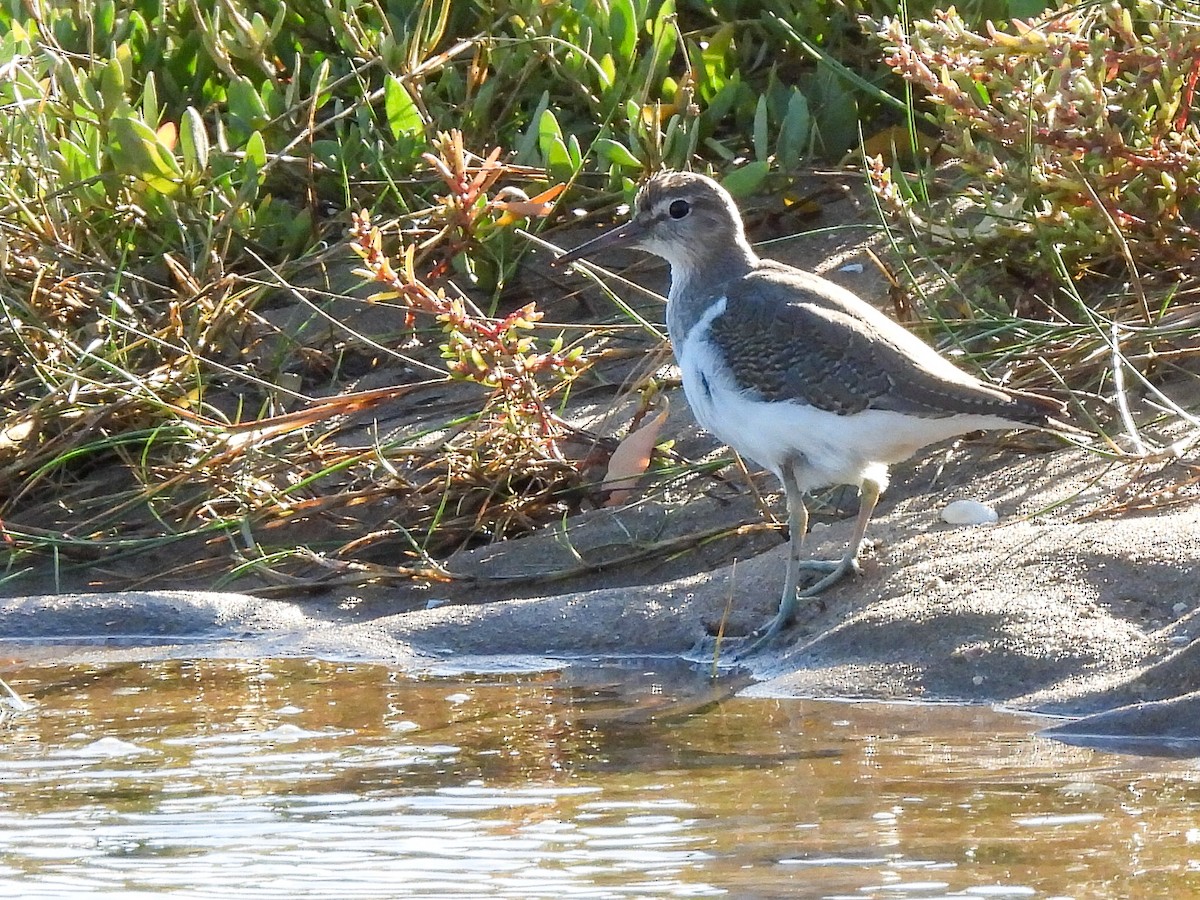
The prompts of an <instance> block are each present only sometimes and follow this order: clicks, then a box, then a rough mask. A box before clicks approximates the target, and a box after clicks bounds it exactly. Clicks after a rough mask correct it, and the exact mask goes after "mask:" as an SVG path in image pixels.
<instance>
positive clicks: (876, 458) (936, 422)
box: [680, 345, 996, 490]
mask: <svg viewBox="0 0 1200 900" xmlns="http://www.w3.org/2000/svg"><path fill="white" fill-rule="evenodd" d="M689 349H690V350H692V351H693V352H690V353H685V354H684V355H683V359H682V360H681V362H680V369H681V371H682V375H683V388H684V393H685V394H686V395H687V398H688V403H689V404H690V405H691V407H692V411H693V413H694V414H695V416H696V420H697V421H698V422H699V423H700V425H701V426H703V427H704V428H705V429H706V430H708V431H710V432H712V433H713V434H714V435H716V436H717V437H718V438H720V439H721V440H722V441H724V442H725V443H726V444H728V445H729V446H730V447H732V448H733V449H735V450H736V451H738V453H740V454H741V455H742V456H745V457H748V458H749V459H752V460H753V461H754V462H756V463H758V464H759V465H761V466H763V467H764V468H767V469H770V470H771V471H772V472H774V473H775V474H776V475H777V476H778V475H779V474H780V473H781V471H782V470H783V469H784V468H785V467H791V468H792V470H793V471H794V472H796V474H797V479H798V480H799V481H800V486H801V488H802V489H804V490H811V489H814V488H818V487H824V486H827V485H833V484H854V485H860V484H861V483H862V481H863V479H864V478H870V479H872V480H874V481H877V482H880V483H886V477H887V471H886V467H887V466H888V465H890V464H892V463H896V462H900V461H901V460H904V459H908V458H909V457H910V456H912V455H913V454H914V453H916V452H917V451H918V450H919V449H920V448H922V447H924V446H926V445H927V444H931V443H934V442H936V441H939V440H943V439H945V438H948V437H952V436H954V435H956V434H962V433H964V432H966V431H970V430H972V425H971V423H966V422H965V421H964V420H962V419H957V420H956V419H952V418H945V419H931V418H924V417H916V416H908V415H904V414H901V413H895V412H890V411H886V410H865V411H863V412H859V413H852V414H849V415H839V414H837V413H833V412H828V411H826V410H822V409H818V408H817V407H815V406H811V405H809V404H805V403H799V402H796V401H785V402H780V401H766V400H762V399H759V398H757V397H755V395H754V394H753V393H752V392H747V391H744V390H741V389H739V388H738V386H737V385H736V384H735V383H734V382H733V380H732V377H731V376H730V374H729V372H728V369H726V368H724V367H723V366H721V365H720V364H719V362H718V360H717V358H716V356H715V354H714V353H713V352H712V350H711V347H709V346H708V345H692V346H691V347H690V348H689ZM979 418H980V420H981V421H980V423H978V424H975V425H974V426H973V427H976V428H980V427H989V426H988V425H987V424H986V423H984V422H983V421H982V419H983V418H984V417H979ZM964 426H965V427H964ZM990 427H996V426H995V425H994V424H993V425H991V426H990Z"/></svg>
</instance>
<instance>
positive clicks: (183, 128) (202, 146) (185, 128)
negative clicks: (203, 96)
mask: <svg viewBox="0 0 1200 900" xmlns="http://www.w3.org/2000/svg"><path fill="white" fill-rule="evenodd" d="M179 125H180V128H179V149H180V150H181V151H182V152H183V162H184V166H185V167H186V168H187V169H188V171H190V172H193V173H200V172H203V171H204V170H205V169H207V168H208V154H209V150H210V149H211V145H210V144H209V141H208V131H207V130H206V129H205V128H204V119H203V117H201V115H200V113H199V112H198V111H197V110H196V108H195V107H194V106H189V107H188V108H187V109H185V110H184V111H183V116H182V118H181V119H180V122H179Z"/></svg>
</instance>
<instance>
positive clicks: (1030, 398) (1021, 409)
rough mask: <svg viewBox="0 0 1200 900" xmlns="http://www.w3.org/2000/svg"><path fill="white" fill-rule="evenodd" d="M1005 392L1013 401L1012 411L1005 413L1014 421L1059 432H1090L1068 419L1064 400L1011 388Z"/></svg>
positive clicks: (1081, 433) (1078, 433)
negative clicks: (1077, 426)
mask: <svg viewBox="0 0 1200 900" xmlns="http://www.w3.org/2000/svg"><path fill="white" fill-rule="evenodd" d="M1004 393H1006V394H1008V396H1009V398H1011V400H1012V402H1013V405H1012V408H1011V412H1008V413H1006V414H1005V415H1006V416H1007V417H1008V418H1011V419H1012V420H1013V421H1016V422H1023V423H1024V424H1026V425H1031V426H1033V427H1034V428H1044V429H1045V430H1047V431H1056V432H1058V433H1059V434H1073V435H1084V434H1088V432H1086V431H1084V430H1083V429H1081V428H1076V427H1075V426H1074V425H1072V424H1071V423H1070V422H1069V421H1068V419H1069V418H1070V413H1069V412H1068V411H1067V404H1066V403H1064V402H1063V401H1062V400H1058V399H1056V398H1054V397H1047V396H1045V395H1044V394H1033V393H1030V392H1028V391H1015V390H1012V389H1010V388H1005V389H1004Z"/></svg>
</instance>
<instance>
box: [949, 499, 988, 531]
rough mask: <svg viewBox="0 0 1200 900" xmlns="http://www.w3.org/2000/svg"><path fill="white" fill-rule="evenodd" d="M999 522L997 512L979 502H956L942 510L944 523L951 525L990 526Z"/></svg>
mask: <svg viewBox="0 0 1200 900" xmlns="http://www.w3.org/2000/svg"><path fill="white" fill-rule="evenodd" d="M999 520H1000V516H999V515H998V514H997V513H996V510H994V509H992V508H991V507H990V506H988V505H987V504H986V503H980V502H979V501H978V500H955V501H954V502H953V503H947V504H946V508H945V509H943V510H942V521H943V522H949V523H950V524H951V525H990V524H991V523H993V522H997V521H999Z"/></svg>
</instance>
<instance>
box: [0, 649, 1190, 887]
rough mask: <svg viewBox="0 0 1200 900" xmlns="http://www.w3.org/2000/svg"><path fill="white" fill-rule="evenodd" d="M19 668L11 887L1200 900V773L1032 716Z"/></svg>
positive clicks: (657, 682) (655, 668) (5, 841)
mask: <svg viewBox="0 0 1200 900" xmlns="http://www.w3.org/2000/svg"><path fill="white" fill-rule="evenodd" d="M4 656H8V657H10V658H8V659H7V660H6V659H4V658H3V657H4ZM11 656H12V652H11V651H10V652H9V653H7V654H0V677H3V678H4V679H5V680H6V681H8V682H9V684H11V685H12V686H13V687H14V688H16V689H17V690H18V691H20V692H21V693H22V694H23V695H24V696H25V697H26V698H30V699H33V700H35V701H36V702H37V704H38V706H37V708H36V710H35V711H33V712H31V713H26V714H22V715H19V716H13V717H9V719H8V720H7V721H6V722H4V723H3V724H0V897H20V898H42V897H54V898H60V897H88V896H93V895H99V894H108V895H116V896H121V897H143V896H147V897H148V896H160V895H163V894H168V893H169V894H171V895H172V896H175V897H186V898H200V897H205V898H231V897H235V896H236V897H272V898H277V897H286V898H307V897H314V898H315V897H321V898H338V900H342V898H360V897H361V898H463V900H466V898H480V897H505V898H522V900H533V898H555V900H570V898H626V897H715V896H728V897H735V898H768V897H831V898H832V897H853V898H857V900H862V898H872V897H878V898H901V897H903V898H917V897H920V898H930V897H947V896H957V897H1076V898H1088V897H1189V896H1198V895H1200V766H1198V764H1197V763H1196V762H1194V761H1187V760H1169V759H1157V758H1145V757H1137V756H1120V755H1114V754H1109V753H1104V752H1100V751H1096V750H1089V749H1080V748H1073V747H1068V746H1066V745H1063V744H1060V743H1057V742H1054V741H1051V740H1049V739H1045V738H1040V737H1036V736H1034V735H1033V732H1034V731H1035V730H1036V729H1037V728H1038V727H1039V726H1040V725H1042V724H1044V722H1043V721H1041V720H1037V719H1032V718H1029V717H1019V716H1013V715H1008V714H1003V713H999V712H995V711H991V710H987V709H982V708H963V707H950V706H941V707H939V706H916V705H880V704H849V703H818V702H809V701H794V700H789V701H783V700H761V699H758V700H752V699H737V698H731V697H724V698H723V697H722V695H723V693H725V692H724V691H723V689H722V688H721V687H720V686H718V687H716V688H714V687H713V686H711V685H710V684H709V683H708V682H707V681H706V680H705V679H704V678H703V677H701V676H700V675H698V674H697V673H696V672H695V671H693V670H692V669H690V668H687V667H684V666H681V665H678V664H670V663H651V662H646V661H640V662H636V663H635V662H630V663H628V664H624V665H608V666H595V667H575V668H572V669H570V670H566V671H563V672H545V673H540V674H532V675H531V674H523V675H517V674H491V675H476V676H461V675H460V676H455V677H444V678H426V679H418V680H414V679H410V678H407V677H404V676H402V675H399V674H397V673H395V672H393V671H389V670H388V669H387V668H385V667H382V666H376V665H360V664H346V663H333V662H321V661H312V660H296V659H289V660H265V661H245V660H240V661H234V660H188V661H178V660H174V661H158V662H129V663H122V664H119V665H114V664H103V665H100V664H93V663H76V664H63V663H61V662H60V663H51V662H48V661H47V662H33V661H29V660H28V658H27V656H28V655H27V654H25V656H26V660H25V661H24V662H18V661H16V660H14V659H12V658H11Z"/></svg>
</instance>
